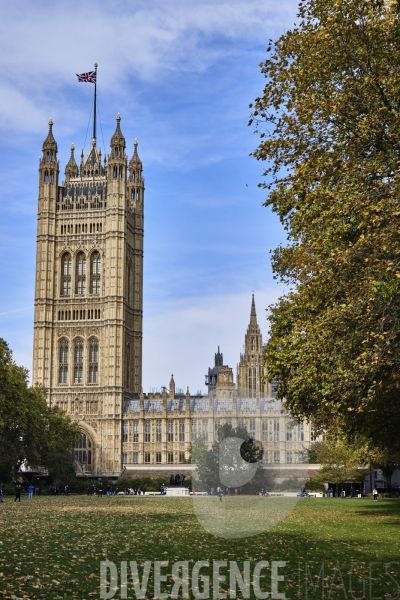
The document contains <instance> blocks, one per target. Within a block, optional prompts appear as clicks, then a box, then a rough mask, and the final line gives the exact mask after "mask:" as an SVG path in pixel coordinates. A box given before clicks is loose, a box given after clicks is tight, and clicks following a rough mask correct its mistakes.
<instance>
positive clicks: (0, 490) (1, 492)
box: [0, 485, 3, 502]
mask: <svg viewBox="0 0 400 600" xmlns="http://www.w3.org/2000/svg"><path fill="white" fill-rule="evenodd" d="M0 502H3V488H2V487H1V485H0Z"/></svg>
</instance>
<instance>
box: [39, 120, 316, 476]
mask: <svg viewBox="0 0 400 600" xmlns="http://www.w3.org/2000/svg"><path fill="white" fill-rule="evenodd" d="M133 146H134V149H133V154H132V155H131V157H130V158H129V157H128V156H127V154H126V153H125V149H126V143H125V138H124V136H123V134H122V131H121V118H120V116H119V115H118V116H117V125H116V130H115V133H114V135H113V136H112V138H111V141H110V147H111V148H110V153H109V155H108V156H104V157H102V155H101V150H100V149H98V147H97V144H96V139H95V138H94V139H93V140H92V145H91V149H90V151H89V153H88V155H87V156H86V157H85V156H84V155H83V152H82V155H81V158H80V164H79V166H78V164H77V163H76V160H75V157H74V147H73V146H71V156H70V159H69V161H68V163H67V165H66V168H65V178H64V180H63V181H62V182H61V181H60V165H59V161H58V158H57V143H56V141H55V138H54V135H53V123H52V121H50V123H49V132H48V135H47V137H46V139H45V141H44V143H43V148H42V157H41V159H40V163H39V199H38V227H37V248H36V288H35V317H34V352H33V383H40V384H42V385H44V386H45V387H46V388H47V389H48V402H49V403H50V404H51V405H56V406H59V407H60V408H61V409H63V410H65V411H66V412H67V413H68V414H69V415H70V416H71V417H72V419H74V420H76V421H77V422H78V424H79V428H80V430H81V434H80V437H79V440H78V442H77V447H76V460H77V465H78V467H79V470H80V471H81V472H82V473H85V474H90V475H96V476H98V475H108V476H117V475H119V474H120V473H121V472H122V471H123V470H124V469H127V470H130V469H131V470H150V469H160V470H162V469H165V470H167V469H168V470H173V469H182V467H179V465H182V464H183V463H184V462H185V461H186V460H187V458H188V456H189V448H190V443H191V442H192V441H193V440H194V439H196V438H197V437H198V436H202V437H203V438H204V440H205V441H206V442H207V443H209V444H212V442H213V441H214V439H216V437H217V436H218V429H219V427H220V426H221V425H222V424H223V423H225V422H230V423H231V424H232V425H233V426H236V425H238V424H239V423H242V424H244V425H245V426H246V427H247V429H248V431H249V434H250V435H251V436H252V437H254V438H255V439H257V440H259V441H261V442H262V444H263V452H264V462H265V465H266V468H267V465H268V464H274V465H278V464H286V465H292V464H296V463H301V452H302V450H303V449H304V447H305V446H307V445H309V443H310V441H313V439H314V438H313V432H312V430H311V428H310V426H309V425H307V424H306V423H294V422H293V419H292V418H291V417H290V415H289V414H288V413H286V412H285V411H284V410H283V408H282V405H281V403H280V401H278V400H276V398H275V394H274V389H273V386H272V385H271V384H270V383H268V382H267V380H266V370H265V367H264V365H263V361H262V354H263V341H262V335H261V332H260V328H259V326H258V323H257V315H256V307H255V301H254V295H253V298H252V303H251V310H250V323H249V326H248V330H247V333H246V335H245V347H244V353H243V354H241V355H240V360H239V364H238V367H237V385H235V384H234V379H233V371H232V369H231V368H230V367H229V366H226V365H224V364H223V355H222V353H221V352H220V351H219V348H218V353H217V354H216V355H215V365H214V367H212V368H210V369H209V370H208V375H207V376H206V385H207V386H208V393H207V395H204V396H203V395H191V394H190V392H189V390H187V392H186V393H183V392H181V391H177V390H176V388H175V381H174V378H173V377H171V381H170V384H169V388H168V389H167V388H163V389H162V390H161V391H160V392H158V393H152V394H143V391H142V332H143V328H142V319H143V234H144V230H143V217H144V178H143V174H142V163H141V160H140V158H139V155H138V143H137V141H136V140H135V141H134V144H133Z"/></svg>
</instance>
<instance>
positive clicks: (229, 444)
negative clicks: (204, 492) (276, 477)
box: [192, 423, 264, 491]
mask: <svg viewBox="0 0 400 600" xmlns="http://www.w3.org/2000/svg"><path fill="white" fill-rule="evenodd" d="M235 438H240V439H242V440H244V441H243V443H242V444H241V446H240V456H238V452H237V442H236V441H235ZM192 460H193V462H194V463H195V464H196V466H197V477H198V479H200V481H201V482H202V483H203V485H206V486H209V487H214V488H216V487H217V486H221V487H225V486H226V483H224V482H226V481H227V480H228V481H229V479H231V480H232V481H235V482H239V481H240V480H241V479H243V481H246V482H247V477H246V475H247V471H246V470H247V468H248V467H247V465H248V463H252V464H254V463H257V468H256V471H255V473H254V476H253V477H252V479H251V481H249V482H248V483H246V484H244V485H243V486H241V485H240V483H234V484H233V483H232V485H231V486H229V487H242V490H244V491H253V490H254V489H256V488H257V487H260V486H262V485H263V483H264V474H263V468H262V463H261V461H262V448H261V447H259V445H258V444H257V443H256V442H255V441H254V440H253V439H252V438H250V436H249V434H248V432H247V429H246V428H245V427H244V426H242V425H239V426H238V427H236V428H234V427H232V425H231V424H230V423H224V424H223V425H222V426H221V427H220V429H219V430H218V440H215V441H214V442H213V444H212V447H211V449H210V450H208V449H207V445H206V443H205V442H204V440H203V439H202V438H199V439H197V440H196V441H195V442H193V445H192ZM243 461H245V463H244V462H243ZM221 479H222V482H221Z"/></svg>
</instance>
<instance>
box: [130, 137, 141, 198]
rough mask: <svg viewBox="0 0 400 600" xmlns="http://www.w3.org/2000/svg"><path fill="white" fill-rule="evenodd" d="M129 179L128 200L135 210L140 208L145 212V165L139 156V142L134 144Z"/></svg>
mask: <svg viewBox="0 0 400 600" xmlns="http://www.w3.org/2000/svg"><path fill="white" fill-rule="evenodd" d="M128 169H129V177H128V185H127V193H128V199H129V201H130V204H131V207H132V208H133V209H136V210H137V209H138V208H139V207H140V208H141V210H143V192H144V181H143V177H142V171H143V165H142V161H141V160H140V158H139V154H138V141H137V140H135V141H134V142H133V156H132V158H131V160H130V161H129V165H128Z"/></svg>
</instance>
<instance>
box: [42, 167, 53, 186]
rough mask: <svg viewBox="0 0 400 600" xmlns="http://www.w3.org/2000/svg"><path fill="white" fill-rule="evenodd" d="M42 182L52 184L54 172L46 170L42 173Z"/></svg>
mask: <svg viewBox="0 0 400 600" xmlns="http://www.w3.org/2000/svg"><path fill="white" fill-rule="evenodd" d="M43 181H44V183H53V182H54V171H50V172H49V171H48V170H47V169H46V170H45V172H44V173H43Z"/></svg>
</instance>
